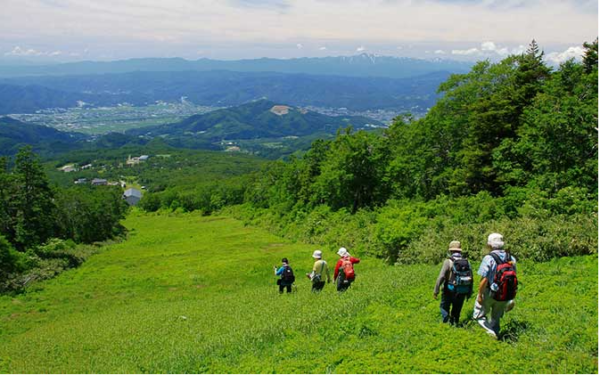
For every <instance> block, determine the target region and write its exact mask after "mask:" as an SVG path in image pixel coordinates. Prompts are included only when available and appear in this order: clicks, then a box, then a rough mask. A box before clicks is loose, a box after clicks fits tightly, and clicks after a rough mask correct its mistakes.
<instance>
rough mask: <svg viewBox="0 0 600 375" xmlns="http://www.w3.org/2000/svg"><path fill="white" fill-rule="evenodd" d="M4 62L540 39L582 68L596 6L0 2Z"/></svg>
mask: <svg viewBox="0 0 600 375" xmlns="http://www.w3.org/2000/svg"><path fill="white" fill-rule="evenodd" d="M0 9H1V10H0V61H4V62H6V61H30V62H40V63H41V62H64V61H81V60H119V59H127V58H138V57H183V58H186V59H191V60H196V59H199V58H213V59H223V60H231V59H253V58H260V57H273V58H296V57H320V56H342V55H344V56H345V55H355V54H359V53H372V54H378V55H388V56H403V57H416V58H426V59H433V58H444V59H457V60H472V61H473V60H481V59H484V58H490V59H492V60H494V59H501V58H502V57H505V56H507V55H508V54H512V53H519V52H521V51H523V50H524V49H525V48H526V46H527V44H528V43H529V42H530V41H531V40H532V39H536V41H537V42H538V44H539V45H540V46H541V47H542V49H543V50H544V51H545V53H546V59H547V60H548V61H550V62H554V63H559V62H561V61H564V60H566V59H568V58H570V57H575V58H578V57H579V56H580V55H581V53H582V51H583V49H582V43H583V42H585V41H592V40H594V39H595V38H596V37H597V35H598V2H597V1H595V0H594V1H591V0H361V1H358V0H168V1H167V0H0Z"/></svg>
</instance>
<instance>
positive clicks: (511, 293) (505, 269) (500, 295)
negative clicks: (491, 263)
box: [490, 253, 518, 301]
mask: <svg viewBox="0 0 600 375" xmlns="http://www.w3.org/2000/svg"><path fill="white" fill-rule="evenodd" d="M490 255H491V256H492V258H494V260H495V261H496V273H495V274H494V284H496V285H498V290H497V291H495V292H494V291H492V298H494V299H495V300H496V301H510V300H511V299H514V298H515V296H516V295H517V289H518V281H517V273H516V271H515V266H514V265H513V264H512V262H511V261H510V254H508V253H506V259H507V261H506V262H503V261H502V260H501V259H500V257H499V256H498V254H494V253H490Z"/></svg>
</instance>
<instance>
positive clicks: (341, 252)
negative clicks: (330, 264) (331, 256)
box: [337, 247, 350, 257]
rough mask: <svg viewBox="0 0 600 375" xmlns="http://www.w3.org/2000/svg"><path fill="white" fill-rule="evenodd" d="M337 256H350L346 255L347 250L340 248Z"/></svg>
mask: <svg viewBox="0 0 600 375" xmlns="http://www.w3.org/2000/svg"><path fill="white" fill-rule="evenodd" d="M337 255H339V256H341V257H343V256H346V255H350V253H348V250H346V248H345V247H340V249H339V250H338V252H337Z"/></svg>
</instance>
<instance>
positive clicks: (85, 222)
mask: <svg viewBox="0 0 600 375" xmlns="http://www.w3.org/2000/svg"><path fill="white" fill-rule="evenodd" d="M13 164H14V165H11V164H9V160H8V159H7V158H0V290H1V289H4V288H8V286H7V284H6V282H7V281H8V280H9V279H11V278H13V279H14V278H16V277H18V275H19V274H21V273H23V272H25V271H28V270H31V269H34V268H36V267H39V266H40V265H41V264H44V261H45V260H48V259H54V260H56V259H59V258H62V259H63V261H62V262H59V263H60V264H59V266H60V267H69V266H72V265H75V264H74V263H77V262H78V260H77V259H75V258H77V256H76V255H77V254H76V250H75V246H74V244H76V243H85V244H90V243H93V242H95V241H103V240H106V239H109V238H113V237H115V236H118V235H120V234H122V233H123V232H124V227H123V226H122V225H121V224H120V220H121V219H123V218H124V217H125V214H126V211H127V204H126V203H125V202H124V201H123V199H122V191H121V189H120V188H119V187H108V186H101V187H92V186H73V187H70V188H57V187H52V186H51V185H50V182H49V180H48V177H47V176H46V174H45V172H44V170H43V168H42V166H41V164H40V161H39V159H38V157H37V156H36V155H35V154H34V153H33V152H32V150H31V148H30V147H24V148H22V149H21V150H20V151H19V153H18V154H17V155H16V157H15V160H14V163H13ZM54 263H56V262H54ZM45 265H48V264H45Z"/></svg>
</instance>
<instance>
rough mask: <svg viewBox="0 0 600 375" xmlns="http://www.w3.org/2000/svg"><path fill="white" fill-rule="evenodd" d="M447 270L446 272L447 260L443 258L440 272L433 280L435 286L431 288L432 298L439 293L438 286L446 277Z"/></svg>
mask: <svg viewBox="0 0 600 375" xmlns="http://www.w3.org/2000/svg"><path fill="white" fill-rule="evenodd" d="M447 272H448V262H447V261H446V260H445V261H444V264H443V265H442V270H441V271H440V274H439V276H438V278H437V280H436V281H435V288H434V289H433V298H437V296H438V294H440V286H441V285H442V283H443V282H444V280H445V279H446V273H447Z"/></svg>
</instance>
